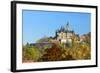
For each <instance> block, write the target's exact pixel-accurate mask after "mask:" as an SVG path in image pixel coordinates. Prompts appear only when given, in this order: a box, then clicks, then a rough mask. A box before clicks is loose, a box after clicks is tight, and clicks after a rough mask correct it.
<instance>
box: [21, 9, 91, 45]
mask: <svg viewBox="0 0 100 73" xmlns="http://www.w3.org/2000/svg"><path fill="white" fill-rule="evenodd" d="M22 22H23V23H22V24H23V37H22V38H23V44H26V43H27V42H28V43H35V42H36V41H37V40H38V39H40V38H43V37H50V36H52V37H53V36H55V31H56V30H57V29H59V28H60V27H61V26H66V24H67V22H69V25H70V26H71V28H72V29H73V30H74V32H75V33H76V34H79V35H83V34H85V33H88V32H90V31H91V28H90V27H91V23H90V22H91V14H90V13H82V12H81V13H79V12H58V11H39V10H38V11H36V10H23V12H22Z"/></svg>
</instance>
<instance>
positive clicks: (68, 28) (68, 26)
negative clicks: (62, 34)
mask: <svg viewBox="0 0 100 73" xmlns="http://www.w3.org/2000/svg"><path fill="white" fill-rule="evenodd" d="M65 30H66V31H72V29H71V27H70V25H69V22H67V24H66V27H65Z"/></svg>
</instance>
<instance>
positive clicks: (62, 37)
mask: <svg viewBox="0 0 100 73" xmlns="http://www.w3.org/2000/svg"><path fill="white" fill-rule="evenodd" d="M56 33H57V40H58V41H60V43H64V44H71V43H72V38H71V37H72V36H73V33H74V32H73V30H72V29H71V27H70V25H69V22H67V24H66V26H65V27H61V29H60V30H58V32H56Z"/></svg>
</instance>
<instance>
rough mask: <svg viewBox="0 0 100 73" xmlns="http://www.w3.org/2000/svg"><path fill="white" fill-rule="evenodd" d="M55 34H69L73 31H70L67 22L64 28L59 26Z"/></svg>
mask: <svg viewBox="0 0 100 73" xmlns="http://www.w3.org/2000/svg"><path fill="white" fill-rule="evenodd" d="M57 32H66V33H67V32H70V33H73V32H74V31H73V30H72V29H71V27H70V25H69V22H67V24H66V26H65V27H63V26H61V28H60V29H58V30H57Z"/></svg>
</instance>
